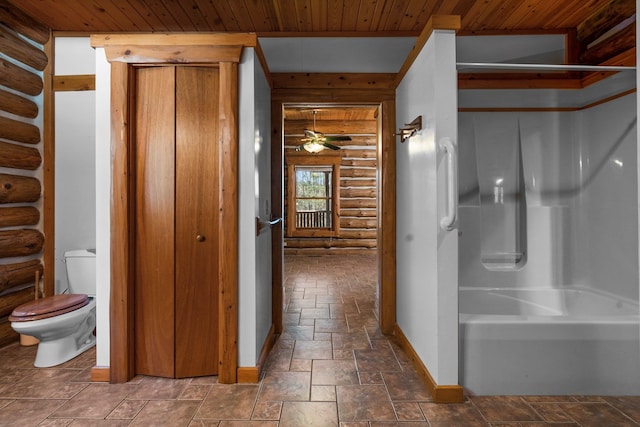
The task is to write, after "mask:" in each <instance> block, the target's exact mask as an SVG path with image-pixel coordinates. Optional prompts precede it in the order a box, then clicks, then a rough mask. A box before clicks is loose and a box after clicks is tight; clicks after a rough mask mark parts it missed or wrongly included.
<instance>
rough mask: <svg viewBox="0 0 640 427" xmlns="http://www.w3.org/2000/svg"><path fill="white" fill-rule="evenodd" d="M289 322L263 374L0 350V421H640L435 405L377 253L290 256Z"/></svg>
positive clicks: (580, 403)
mask: <svg viewBox="0 0 640 427" xmlns="http://www.w3.org/2000/svg"><path fill="white" fill-rule="evenodd" d="M285 270H286V271H285V273H286V283H285V288H286V297H287V298H286V302H287V304H286V307H285V324H286V325H285V332H284V333H283V335H282V336H281V337H280V339H279V341H278V343H277V344H276V347H275V348H274V351H273V352H272V354H271V356H270V359H269V361H268V363H267V366H266V369H265V376H264V378H263V379H262V380H261V382H260V383H259V384H237V385H223V384H217V381H216V378H215V377H206V378H193V379H180V380H170V379H163V378H153V377H136V378H134V380H133V381H131V382H129V383H127V384H117V385H111V384H101V383H90V380H89V378H90V368H91V367H92V366H93V365H94V363H95V351H93V350H92V351H88V352H86V353H85V354H83V355H81V356H79V357H77V358H76V359H74V360H71V361H69V362H67V363H65V364H64V365H61V366H58V367H55V368H49V369H35V368H33V367H32V362H33V359H34V354H35V348H33V347H20V346H18V345H12V346H9V347H6V348H4V349H1V350H0V426H11V427H17V426H171V427H173V426H220V427H234V426H247V427H252V426H265V427H266V426H280V427H290V426H292V427H305V426H341V427H365V426H366V427H391V426H399V427H403V426H404V427H418V426H431V427H439V426H461V427H473V426H485V427H490V426H493V427H512V426H513V427H515V426H520V427H524V426H528V427H539V426H598V427H610V426H638V425H640V397H639V396H635V397H599V396H595V397H594V396H473V397H469V398H468V399H467V400H466V402H465V403H462V404H452V405H437V404H434V403H433V402H432V401H431V399H430V398H429V395H428V393H427V391H426V389H425V387H424V385H423V384H422V382H421V381H420V379H419V377H418V376H417V374H416V373H415V372H414V370H413V369H412V367H411V365H410V363H409V362H408V359H407V358H406V356H405V355H404V354H403V352H402V351H401V350H400V349H399V348H398V346H397V345H396V344H395V343H394V341H393V340H392V339H390V338H388V337H385V336H383V335H381V334H380V332H379V330H378V325H377V321H376V318H375V311H376V310H375V308H376V297H375V281H376V268H375V259H374V257H371V256H366V255H358V256H348V257H302V256H288V257H287V258H286V260H285Z"/></svg>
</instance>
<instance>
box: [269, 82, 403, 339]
mask: <svg viewBox="0 0 640 427" xmlns="http://www.w3.org/2000/svg"><path fill="white" fill-rule="evenodd" d="M274 95H275V96H274V98H275V99H274V100H273V104H272V122H273V124H274V129H275V131H276V132H275V134H276V135H279V136H280V138H276V139H274V140H273V149H272V156H273V158H272V173H274V177H275V179H274V183H275V185H274V186H273V188H274V191H275V193H274V194H273V195H272V200H282V204H281V206H280V207H281V209H282V212H281V216H282V217H283V218H284V220H285V222H284V227H283V229H282V234H281V235H280V236H276V235H274V241H273V245H274V248H273V249H274V254H276V255H280V257H278V256H276V257H274V269H273V271H274V276H273V280H274V282H273V283H274V294H273V298H274V308H273V315H274V324H275V327H276V331H277V332H280V333H281V332H282V324H283V310H284V309H286V306H285V304H286V303H287V301H288V299H287V298H288V297H289V295H285V293H284V290H285V289H284V287H283V286H282V285H283V284H284V280H285V278H286V276H287V275H286V274H284V272H283V271H282V269H283V268H285V269H286V268H288V266H287V265H286V264H285V263H286V262H287V257H293V256H306V257H313V259H314V262H315V261H319V257H322V258H323V259H324V261H323V262H330V260H331V258H332V257H334V256H335V258H333V259H334V260H336V259H343V258H344V257H357V256H365V257H366V256H369V257H371V258H372V260H373V262H372V263H370V264H369V265H371V266H372V267H371V268H373V271H374V272H375V276H376V280H375V282H376V288H375V290H374V292H373V293H374V294H375V295H373V297H374V298H375V302H376V303H375V307H374V310H376V318H377V319H378V323H379V327H380V330H381V331H382V332H383V333H386V334H390V333H392V332H393V330H394V327H395V281H394V279H395V180H394V179H393V176H394V175H395V169H394V168H395V146H394V143H395V138H394V128H393V125H394V122H395V117H394V116H395V101H394V100H393V99H389V100H386V99H385V98H386V97H381V99H380V98H378V99H375V102H358V101H356V100H355V99H349V98H350V97H349V96H347V97H346V99H345V100H344V102H342V103H335V102H332V103H316V104H310V103H308V102H287V101H286V100H279V99H278V94H274ZM309 130H311V132H309ZM312 138H319V139H320V141H321V142H325V141H326V142H328V144H327V145H329V147H327V148H325V149H321V150H314V151H315V152H313V151H312V150H307V149H306V148H305V142H309V140H310V139H312ZM324 138H326V139H324ZM314 168H315V169H318V168H319V169H318V171H320V173H319V175H320V176H321V177H324V178H325V179H326V177H328V176H329V175H330V176H331V180H332V183H331V185H328V183H326V184H325V186H324V189H323V191H324V193H323V194H322V195H320V196H321V197H315V198H325V200H331V201H332V203H333V206H332V207H331V212H332V213H335V216H334V217H333V219H332V221H330V222H331V223H332V227H331V228H328V227H326V225H325V226H322V227H320V226H317V227H316V226H312V227H297V225H299V224H298V223H299V217H301V216H313V215H322V213H317V214H315V213H307V212H305V213H302V211H303V210H304V207H303V206H302V205H301V206H300V207H301V209H298V207H299V206H297V204H296V202H297V200H296V194H299V192H298V191H297V190H299V188H298V187H299V186H300V184H299V183H298V182H296V176H297V171H298V170H300V171H307V170H311V169H313V170H315V169H314ZM329 171H330V172H331V173H327V172H329ZM278 174H279V175H280V176H278ZM278 182H279V183H280V184H281V185H278V184H277V183H278ZM306 184H308V183H306ZM302 185H305V183H304V182H303V183H302ZM316 187H317V189H318V191H319V190H320V189H321V188H320V187H322V186H321V185H318V186H316ZM329 187H330V191H331V193H330V194H328V193H326V192H327V191H328V190H329ZM278 193H279V194H278ZM307 207H308V206H307ZM307 210H309V209H307ZM316 210H317V209H316ZM298 211H301V212H298ZM325 215H326V214H325ZM312 219H313V218H312ZM312 225H317V224H312ZM309 259H311V258H309ZM346 273H347V274H348V272H346ZM289 277H290V276H289ZM285 286H286V285H285Z"/></svg>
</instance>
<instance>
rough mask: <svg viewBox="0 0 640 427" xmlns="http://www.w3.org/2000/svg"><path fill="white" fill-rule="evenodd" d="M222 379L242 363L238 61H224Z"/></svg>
mask: <svg viewBox="0 0 640 427" xmlns="http://www.w3.org/2000/svg"><path fill="white" fill-rule="evenodd" d="M219 112H220V125H219V127H218V128H219V135H218V138H219V139H218V146H219V153H218V156H219V157H218V158H219V159H220V169H219V170H220V181H219V189H218V194H219V208H220V213H219V221H220V222H219V225H218V230H219V233H220V235H219V242H220V248H219V254H220V255H219V259H218V268H219V270H218V280H219V282H218V283H219V284H220V291H219V293H218V297H219V316H220V323H219V325H218V328H219V329H218V337H219V342H218V348H219V351H220V357H219V361H220V362H219V363H220V370H219V372H218V382H220V383H222V384H232V383H235V382H236V381H237V372H236V370H237V366H238V345H237V342H238V262H239V260H238V145H239V140H238V120H239V118H238V64H237V63H231V62H222V63H220V105H219Z"/></svg>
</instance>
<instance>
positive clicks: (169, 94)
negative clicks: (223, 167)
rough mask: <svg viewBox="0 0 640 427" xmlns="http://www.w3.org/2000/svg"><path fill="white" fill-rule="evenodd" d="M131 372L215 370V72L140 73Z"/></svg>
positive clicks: (150, 69)
mask: <svg viewBox="0 0 640 427" xmlns="http://www.w3.org/2000/svg"><path fill="white" fill-rule="evenodd" d="M136 79H137V82H136V87H137V89H136V100H135V102H136V117H135V120H136V123H135V124H134V128H135V141H136V142H135V159H136V164H135V175H136V178H135V183H136V184H135V185H136V188H135V191H136V208H135V209H136V214H135V217H136V220H135V227H136V230H135V240H136V251H135V266H136V267H135V268H136V273H135V281H136V283H135V287H134V291H135V297H134V299H135V372H136V373H138V374H146V375H154V376H162V377H172V378H179V377H190V376H203V375H215V374H217V373H218V359H219V356H218V283H217V278H218V265H217V260H218V248H219V240H218V222H219V217H218V206H219V200H218V191H217V188H218V183H219V177H218V175H219V166H218V163H219V162H218V158H217V152H218V150H217V138H218V122H219V118H218V103H219V73H218V69H217V68H207V67H148V68H140V69H138V70H137V71H136Z"/></svg>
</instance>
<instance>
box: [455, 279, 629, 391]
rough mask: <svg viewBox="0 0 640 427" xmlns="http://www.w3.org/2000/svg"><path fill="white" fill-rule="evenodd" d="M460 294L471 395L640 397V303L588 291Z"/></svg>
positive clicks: (464, 374)
mask: <svg viewBox="0 0 640 427" xmlns="http://www.w3.org/2000/svg"><path fill="white" fill-rule="evenodd" d="M459 296H460V298H459V304H460V306H459V307H460V308H459V311H460V331H459V332H460V334H459V339H460V358H459V375H460V383H461V384H462V385H463V386H464V387H465V389H466V390H467V392H469V393H470V394H476V395H495V394H522V395H532V394H536V395H559V394H582V395H594V394H597V395H629V394H632V395H637V394H640V343H639V340H640V329H639V318H640V316H639V308H638V302H637V301H632V300H628V299H624V298H620V297H616V296H614V295H610V294H605V293H602V292H597V291H594V290H591V289H588V288H581V287H566V288H559V289H548V288H544V289H542V288H540V289H535V288H534V289H532V288H527V289H513V288H477V287H461V288H460V295H459Z"/></svg>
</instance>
